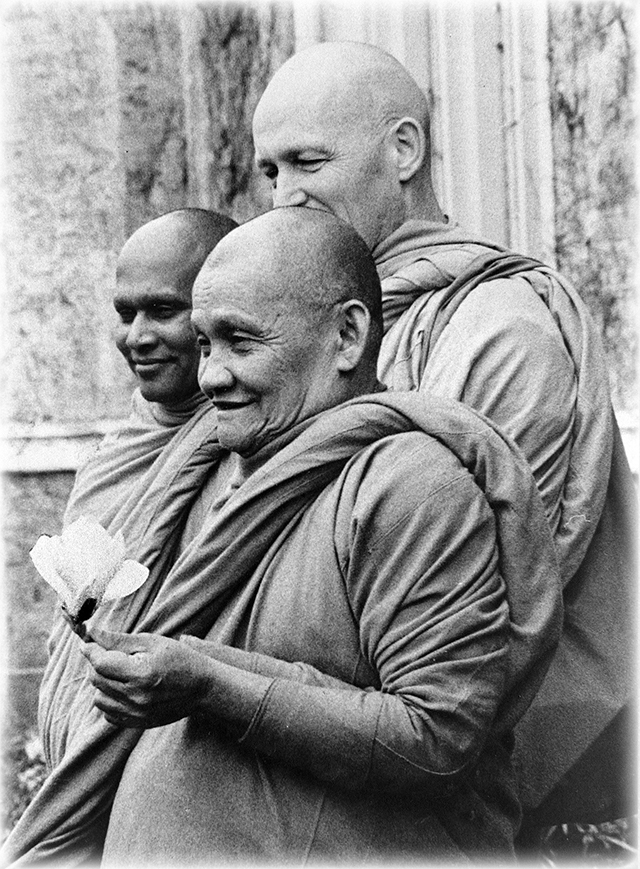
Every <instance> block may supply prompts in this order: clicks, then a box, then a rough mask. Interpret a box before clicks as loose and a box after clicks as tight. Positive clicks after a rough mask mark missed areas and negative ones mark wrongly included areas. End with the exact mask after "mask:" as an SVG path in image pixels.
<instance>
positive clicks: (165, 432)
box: [38, 389, 215, 770]
mask: <svg viewBox="0 0 640 869" xmlns="http://www.w3.org/2000/svg"><path fill="white" fill-rule="evenodd" d="M212 441H215V409H214V408H213V405H212V404H211V402H210V401H209V400H208V399H207V398H206V397H205V396H204V395H202V394H200V393H199V394H198V395H196V396H194V397H193V398H191V399H190V400H188V401H186V402H183V403H182V404H180V405H179V406H175V407H171V408H169V407H167V406H164V405H161V404H157V403H155V402H148V401H146V400H145V399H144V398H143V397H142V395H141V393H140V390H139V389H136V390H135V391H134V393H133V396H132V399H131V414H130V416H129V418H128V419H127V420H126V421H125V422H124V424H123V425H122V426H121V427H120V428H119V429H118V430H117V431H115V432H112V433H110V434H108V435H107V436H106V437H105V438H103V440H102V441H101V442H100V444H98V446H97V448H96V449H95V451H94V452H93V453H92V454H91V455H90V456H89V457H88V459H87V460H86V461H85V463H84V464H83V465H82V466H81V467H80V468H79V469H78V472H77V474H76V479H75V482H74V486H73V489H72V491H71V495H70V497H69V501H68V503H67V508H66V511H65V515H64V525H65V526H66V525H68V524H70V523H71V522H73V521H74V520H75V519H77V518H78V517H79V516H92V517H93V518H95V519H96V520H97V521H98V522H100V523H101V524H102V525H103V526H104V527H105V528H110V527H112V524H113V523H114V520H115V519H116V517H117V516H126V515H127V514H128V513H129V512H130V511H131V510H132V509H133V508H134V507H135V505H136V503H137V501H138V499H139V497H140V492H143V491H145V489H146V488H147V487H148V486H149V485H150V484H151V481H152V480H154V479H155V476H156V474H157V473H158V468H159V467H160V466H162V465H163V464H164V463H165V462H164V459H163V452H164V451H165V450H168V449H169V447H170V445H171V444H172V442H173V450H172V452H173V453H175V454H176V455H179V456H184V454H185V447H184V444H185V443H186V444H188V448H187V449H188V450H191V449H193V448H194V446H195V445H197V446H198V448H199V449H200V450H201V451H202V447H203V444H207V443H211V442H212ZM180 445H183V446H182V450H180V449H178V447H179V446H180ZM189 454H190V453H189ZM199 468H200V472H201V473H200V474H199V475H197V476H196V477H195V478H193V477H192V478H191V479H190V481H189V483H188V485H189V486H192V487H193V490H192V489H189V498H190V503H191V507H190V522H191V523H196V522H197V520H198V519H199V518H200V517H201V513H202V510H203V506H202V504H201V503H200V502H199V501H198V499H197V493H201V492H202V490H203V487H204V486H205V479H206V476H207V471H208V465H207V464H206V462H205V463H204V464H201V465H200V466H199ZM175 485H176V484H175V483H174V486H175ZM179 485H180V486H182V485H184V483H183V481H180V482H179ZM176 494H178V493H177V492H176ZM191 496H193V498H192V497H191ZM117 524H118V523H117V522H116V526H117ZM114 527H115V526H114ZM70 641H71V640H70V635H69V632H68V630H67V628H66V623H65V621H64V619H63V618H62V615H61V612H60V610H59V609H57V611H56V615H55V617H54V623H53V627H52V631H51V635H50V637H49V642H48V653H49V656H48V661H47V666H46V668H45V672H44V674H43V678H42V682H41V686H40V698H39V708H38V729H39V732H40V737H41V740H42V745H43V749H44V755H45V759H46V761H47V766H48V768H49V770H51V769H52V768H53V767H54V766H56V765H57V764H58V763H59V762H60V760H61V759H62V757H63V755H64V753H65V751H66V746H67V740H68V738H69V733H68V728H69V723H70V721H72V719H73V712H72V710H73V704H74V698H75V687H74V682H73V680H71V679H66V680H63V681H61V680H60V679H59V673H60V671H61V669H64V668H65V667H66V654H67V646H68V643H69V642H70ZM52 686H56V687H57V690H58V691H60V692H62V693H61V696H60V697H59V698H58V701H57V703H56V706H55V708H56V709H57V712H56V714H55V715H54V714H53V712H52V709H53V707H52Z"/></svg>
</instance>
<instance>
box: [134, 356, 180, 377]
mask: <svg viewBox="0 0 640 869" xmlns="http://www.w3.org/2000/svg"><path fill="white" fill-rule="evenodd" d="M171 361H172V360H171V359H138V360H136V359H132V360H131V366H132V368H133V370H134V371H135V372H136V374H154V373H155V372H156V371H159V370H160V369H161V368H162V366H163V365H168V364H169V363H170V362H171Z"/></svg>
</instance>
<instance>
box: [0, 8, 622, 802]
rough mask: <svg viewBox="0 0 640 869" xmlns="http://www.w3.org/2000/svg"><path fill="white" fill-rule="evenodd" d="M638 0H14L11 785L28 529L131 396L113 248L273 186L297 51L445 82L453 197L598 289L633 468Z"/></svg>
mask: <svg viewBox="0 0 640 869" xmlns="http://www.w3.org/2000/svg"><path fill="white" fill-rule="evenodd" d="M633 11H634V10H633V8H632V5H631V4H630V3H629V4H625V3H609V2H605V3H566V2H561V3H555V4H553V5H550V6H547V5H546V4H545V3H543V2H537V3H532V4H530V5H527V6H525V5H521V4H516V3H502V2H501V3H497V2H493V3H480V2H478V3H473V2H472V3H461V2H460V3H453V2H449V3H442V2H440V3H428V2H413V3H403V2H397V0H395V2H394V0H386V2H384V0H382V2H379V3H377V4H374V3H355V2H349V3H344V4H338V3H329V2H321V3H311V2H307V0H305V2H300V3H293V4H289V5H280V4H269V3H265V2H262V3H240V4H235V3H180V4H178V3H176V4H173V5H171V4H169V5H155V4H153V5H147V4H133V3H130V4H126V5H125V4H107V3H90V4H87V5H82V4H78V3H70V4H67V3H64V2H57V3H53V2H51V3H43V2H37V3H33V4H29V3H6V2H5V3H4V5H3V6H2V18H3V22H2V36H3V51H2V63H3V68H2V79H3V82H4V84H3V85H2V92H3V106H2V115H3V139H4V143H3V148H4V154H3V166H2V168H3V185H2V191H3V202H2V215H3V218H4V219H3V255H4V282H5V292H4V295H3V299H2V301H3V308H2V317H3V330H2V340H3V359H2V369H1V370H2V386H1V389H2V395H3V398H4V401H3V402H2V407H3V420H2V421H3V424H4V430H5V437H4V444H5V446H4V449H3V452H2V459H3V465H4V468H3V470H4V472H5V473H4V478H3V479H4V508H3V509H4V513H3V515H4V546H5V553H4V563H5V586H4V596H5V597H4V600H5V605H6V606H5V612H6V613H7V621H6V643H5V645H6V650H7V654H6V658H7V662H8V680H7V696H6V698H5V699H6V701H7V702H6V704H5V706H4V708H5V709H7V710H8V712H7V713H6V715H5V727H6V728H7V730H6V731H5V739H6V740H7V742H6V744H7V745H8V746H9V749H10V750H9V753H8V759H5V765H6V770H7V771H8V772H7V775H8V776H9V779H10V780H11V781H12V782H13V780H14V778H15V776H16V775H17V776H18V777H19V780H18V785H17V786H16V787H14V788H13V791H14V793H18V792H19V791H20V789H22V791H25V792H26V790H28V789H29V788H30V787H32V786H33V784H34V783H33V782H32V781H30V780H29V779H28V776H29V775H32V776H33V775H36V773H34V772H33V770H32V769H31V768H29V769H30V770H31V771H29V770H28V771H27V773H25V770H24V763H23V761H24V756H28V755H29V752H32V753H33V755H34V757H35V758H36V760H37V757H38V745H37V740H35V739H34V736H33V734H34V733H35V730H34V728H35V710H36V703H37V688H38V683H39V679H40V675H41V672H42V667H43V664H44V662H45V658H46V646H45V643H46V636H47V633H48V628H49V621H50V614H51V611H52V607H53V605H54V601H53V595H52V593H50V591H49V590H48V588H47V587H46V586H45V585H44V583H43V582H42V581H41V580H40V579H39V577H38V576H37V575H36V573H35V570H34V569H33V567H32V565H31V562H30V559H29V558H28V551H29V550H30V549H31V547H32V546H33V544H34V543H35V541H36V539H37V537H38V536H39V535H40V534H43V533H46V534H55V533H59V531H60V526H61V517H62V512H63V508H64V504H65V501H66V498H67V496H68V493H69V491H70V489H71V486H72V483H73V474H74V470H75V468H76V467H77V464H78V462H79V461H80V460H81V457H82V455H83V454H85V453H86V451H87V448H90V447H91V445H92V444H93V443H95V442H96V440H97V438H99V437H100V436H101V435H102V434H103V433H104V432H106V431H108V430H109V429H110V428H112V427H113V426H115V425H117V423H118V420H120V419H122V418H123V417H124V416H126V415H127V413H128V401H129V395H130V392H131V388H132V382H131V378H130V376H129V374H128V371H127V369H126V366H125V364H124V362H123V361H122V360H121V359H120V357H119V355H118V354H117V352H116V351H115V349H114V348H113V346H112V343H111V337H110V332H111V328H112V326H113V323H114V315H113V313H112V308H111V302H110V298H111V294H112V291H113V286H114V271H115V261H116V257H117V254H118V251H119V249H120V247H121V246H122V244H123V242H124V240H125V239H126V238H127V237H128V236H129V235H130V234H131V233H132V232H133V231H134V230H135V229H137V228H138V227H139V226H140V225H141V224H143V223H144V222H146V221H148V220H150V219H152V218H153V217H156V216H158V215H159V214H162V213H164V212H166V211H169V210H171V209H174V208H179V207H182V206H199V207H203V208H214V209H217V210H220V211H223V212H226V213H228V214H230V215H231V216H233V217H234V218H235V219H236V220H237V221H240V222H241V221H243V220H246V219H247V218H249V217H252V216H253V215H255V214H256V213H258V212H259V211H264V210H266V209H267V208H268V207H269V193H268V190H267V188H266V186H265V185H264V184H263V181H262V180H261V179H260V178H259V176H258V175H257V173H256V171H255V169H254V167H253V162H252V160H253V151H252V142H251V117H252V114H253V110H254V107H255V105H256V102H257V100H258V98H259V96H260V95H261V93H262V90H263V89H264V86H265V84H266V82H267V81H268V80H269V79H270V77H271V75H272V74H273V72H274V71H275V70H276V69H277V68H278V67H279V66H280V64H281V63H282V62H283V61H284V60H285V59H286V58H287V57H288V56H289V55H290V54H291V53H293V52H294V51H295V50H297V49H299V48H301V47H303V46H305V45H307V44H310V43H312V42H318V41H324V40H331V39H354V40H358V41H364V42H371V43H374V44H377V45H380V46H381V47H383V48H385V49H387V50H388V51H390V52H391V53H392V54H394V55H395V56H396V57H397V58H398V59H399V60H400V61H401V62H402V63H404V64H405V65H406V66H407V67H408V69H409V70H410V71H411V72H412V74H413V75H414V76H415V78H416V79H417V80H418V82H419V84H420V85H421V86H422V87H423V88H424V91H425V93H426V95H427V97H428V100H429V103H430V105H431V109H432V119H433V126H432V138H433V147H434V176H435V184H436V190H437V192H438V193H439V195H440V198H441V201H442V202H443V203H444V208H445V211H446V212H447V213H448V214H449V216H450V217H451V218H452V219H453V220H456V221H458V222H460V223H462V224H463V225H464V226H466V227H467V228H468V229H470V230H473V231H477V232H480V233H482V234H483V235H485V236H488V237H490V238H493V239H495V240H497V241H501V242H503V243H506V244H507V245H509V246H511V247H513V248H514V249H516V250H518V251H519V252H520V253H525V254H530V255H534V256H538V257H540V258H542V259H544V260H545V261H546V262H548V263H550V264H553V265H556V266H558V267H559V268H560V270H561V271H562V272H563V273H565V274H566V275H567V276H568V277H569V278H570V279H572V281H573V282H574V283H575V285H576V287H577V288H578V290H579V291H580V292H581V294H582V296H583V298H584V299H585V301H586V302H587V304H588V306H589V308H590V309H591V312H592V314H593V316H594V318H595V319H596V322H597V323H598V325H599V326H600V328H601V331H602V335H603V338H604V341H605V345H606V349H607V356H608V366H609V375H610V380H611V390H612V397H613V402H614V407H615V410H616V413H617V414H618V417H619V420H620V422H621V425H622V428H623V434H624V436H625V439H626V444H627V446H628V452H629V455H630V460H631V462H632V465H633V466H634V470H636V472H637V465H638V456H637V410H638V408H637V383H636V380H635V376H636V375H635V372H636V355H635V353H636V350H635V340H636V332H635V319H634V318H635V310H634V306H635V294H634V274H635V259H636V256H635V254H636V251H635V245H636V232H637V227H636V191H635V168H634V159H635V149H636V145H637V142H636V138H635V131H634V110H635V93H634V88H635V83H636V77H635V76H636V74H635V38H636V29H635V28H636V23H635V20H634V15H633ZM25 752H26V755H25ZM19 756H20V757H19ZM20 758H21V759H20ZM21 763H22V767H20V764H21ZM25 775H27V778H26V779H25ZM20 776H21V778H20ZM15 799H16V800H18V801H19V799H20V796H19V793H18V795H17V796H15ZM8 808H9V814H11V812H12V811H14V808H15V807H12V806H11V805H10V806H9V807H8ZM15 811H17V809H15Z"/></svg>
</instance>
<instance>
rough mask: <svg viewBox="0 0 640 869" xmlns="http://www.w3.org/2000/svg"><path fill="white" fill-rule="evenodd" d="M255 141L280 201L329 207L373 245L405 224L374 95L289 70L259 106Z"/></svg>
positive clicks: (384, 127) (262, 167) (261, 166)
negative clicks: (321, 83) (362, 94)
mask: <svg viewBox="0 0 640 869" xmlns="http://www.w3.org/2000/svg"><path fill="white" fill-rule="evenodd" d="M253 139H254V145H255V152H256V164H257V166H258V167H259V169H260V170H261V171H262V172H263V173H264V175H265V176H266V177H267V178H268V179H269V180H270V182H271V185H272V197H273V205H274V207H276V208H277V207H279V206H284V205H300V206H306V207H307V208H317V209H321V210H325V211H328V212H330V213H331V214H333V215H335V216H336V217H339V218H341V219H342V220H344V221H346V222H347V223H350V224H351V225H352V226H353V227H354V229H356V230H357V232H358V233H359V234H360V235H361V236H362V238H363V239H364V240H365V242H366V243H367V245H368V247H369V249H370V250H372V249H373V248H374V247H375V246H376V245H377V244H378V243H379V242H381V241H383V240H384V239H385V238H386V237H387V236H388V235H390V234H391V232H393V230H394V229H396V228H397V227H398V226H399V225H400V224H401V223H402V222H403V220H404V202H403V197H402V192H401V187H400V183H399V181H398V178H397V172H396V169H395V164H394V161H393V151H392V148H391V146H390V141H389V135H388V128H387V125H386V124H384V123H382V122H378V120H377V119H376V111H375V107H374V106H373V105H372V103H371V101H370V100H368V101H367V100H366V99H359V98H358V94H357V93H352V94H350V93H349V92H348V91H347V92H344V91H343V90H338V91H336V90H335V89H333V88H332V87H330V86H327V87H323V86H319V85H317V84H316V83H313V82H309V81H307V80H305V78H304V76H302V77H298V76H297V75H293V74H292V75H288V74H286V73H283V74H282V75H280V76H278V77H277V78H276V79H274V81H272V82H271V85H270V86H269V88H268V89H267V90H266V91H265V94H264V95H263V97H262V99H261V100H260V103H259V104H258V107H257V109H256V113H255V116H254V122H253Z"/></svg>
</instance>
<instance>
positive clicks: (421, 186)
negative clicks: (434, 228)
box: [404, 178, 447, 223]
mask: <svg viewBox="0 0 640 869" xmlns="http://www.w3.org/2000/svg"><path fill="white" fill-rule="evenodd" d="M404 194H405V215H404V220H405V222H406V221H407V220H428V221H430V222H432V223H446V222H447V219H446V217H445V216H444V213H443V211H442V209H441V208H440V204H439V202H438V200H437V199H436V195H435V193H434V192H433V187H432V186H431V182H430V181H429V180H428V179H422V180H420V179H417V178H412V179H411V181H409V182H407V186H406V187H405V190H404Z"/></svg>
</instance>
